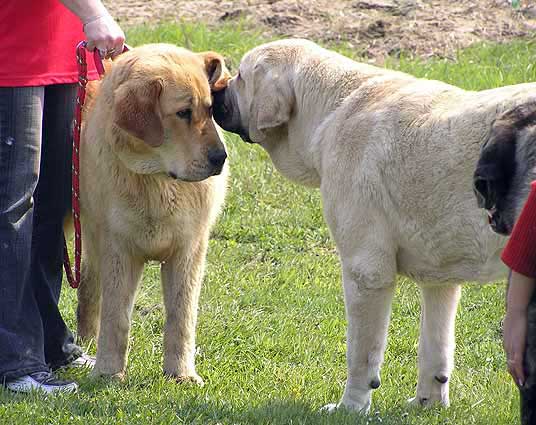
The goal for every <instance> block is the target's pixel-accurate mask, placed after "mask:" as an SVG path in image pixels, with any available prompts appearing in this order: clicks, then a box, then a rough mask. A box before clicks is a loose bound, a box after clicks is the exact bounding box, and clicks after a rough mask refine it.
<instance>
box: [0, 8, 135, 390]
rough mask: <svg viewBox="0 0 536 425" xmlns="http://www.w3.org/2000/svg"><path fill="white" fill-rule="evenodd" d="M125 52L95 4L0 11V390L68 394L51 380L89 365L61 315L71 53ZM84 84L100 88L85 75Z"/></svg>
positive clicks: (73, 72)
mask: <svg viewBox="0 0 536 425" xmlns="http://www.w3.org/2000/svg"><path fill="white" fill-rule="evenodd" d="M84 39H85V40H87V42H88V48H89V49H95V48H97V49H98V50H99V51H100V52H101V56H114V55H117V54H119V53H121V52H122V50H123V43H124V40H125V36H124V34H123V31H122V30H121V29H120V28H119V26H118V25H117V23H116V22H115V21H114V19H113V18H112V17H111V16H110V15H109V13H108V12H107V10H106V8H105V7H104V5H103V4H102V3H101V1H100V0H62V1H61V2H60V0H6V1H3V2H2V7H1V8H0V63H1V64H2V65H1V66H0V385H3V386H5V387H6V388H8V389H9V390H12V391H17V392H29V391H32V390H41V391H43V392H46V393H54V392H72V391H75V390H76V389H77V384H76V383H75V382H71V381H62V380H58V379H57V378H56V377H55V375H54V374H53V372H52V371H53V370H55V369H57V368H59V367H63V366H66V365H69V364H73V363H74V364H77V363H79V364H80V363H84V362H88V361H89V360H90V359H89V358H88V357H87V356H85V355H84V354H83V352H82V350H81V348H80V347H78V346H77V345H76V344H75V343H74V338H73V334H72V333H71V332H70V331H69V329H68V328H67V326H66V325H65V323H64V321H63V319H62V317H61V314H60V312H59V309H58V300H59V296H60V288H61V282H62V259H63V219H64V217H65V214H66V213H67V211H68V209H69V208H70V196H71V183H70V182H71V152H70V150H71V128H72V127H71V123H72V118H73V112H74V106H75V99H76V82H77V79H78V75H77V65H76V56H75V47H76V45H77V43H78V42H79V41H81V40H84ZM88 76H89V79H96V78H98V76H97V74H96V72H95V70H94V69H90V72H89V75H88Z"/></svg>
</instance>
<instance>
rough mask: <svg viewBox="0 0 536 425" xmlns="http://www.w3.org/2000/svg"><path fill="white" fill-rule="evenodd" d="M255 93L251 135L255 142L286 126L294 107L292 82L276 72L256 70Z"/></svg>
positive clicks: (260, 68)
mask: <svg viewBox="0 0 536 425" xmlns="http://www.w3.org/2000/svg"><path fill="white" fill-rule="evenodd" d="M253 78H254V85H255V88H254V93H255V97H254V99H253V101H252V103H251V109H252V110H251V117H252V118H253V119H252V120H250V128H249V131H250V134H251V135H252V136H253V137H252V138H253V140H255V141H257V140H262V139H263V138H264V137H265V136H264V131H266V130H268V129H271V128H276V127H279V126H281V125H283V124H286V123H287V122H288V121H289V119H290V115H291V112H292V108H293V106H294V94H293V92H292V90H291V88H290V82H289V81H288V79H287V78H286V77H285V76H284V75H279V74H277V73H276V72H275V71H271V70H270V71H267V72H264V70H263V68H262V67H257V68H256V69H255V70H254V77H253Z"/></svg>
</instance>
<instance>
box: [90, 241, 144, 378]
mask: <svg viewBox="0 0 536 425" xmlns="http://www.w3.org/2000/svg"><path fill="white" fill-rule="evenodd" d="M127 251H128V250H127V249H120V248H117V249H114V248H110V249H103V250H102V252H103V253H104V254H103V255H102V257H101V273H100V276H101V277H102V281H101V285H102V312H101V325H100V333H99V338H98V345H97V361H96V363H95V367H94V369H93V372H92V375H93V376H101V375H103V376H113V377H118V378H122V377H123V375H124V372H125V366H126V355H127V348H128V334H129V331H130V319H131V316H132V308H133V306H134V297H135V294H136V288H137V286H138V282H139V280H140V276H141V272H142V270H143V261H142V260H141V259H134V258H132V257H130V256H128V255H127V254H126V253H125V252H127Z"/></svg>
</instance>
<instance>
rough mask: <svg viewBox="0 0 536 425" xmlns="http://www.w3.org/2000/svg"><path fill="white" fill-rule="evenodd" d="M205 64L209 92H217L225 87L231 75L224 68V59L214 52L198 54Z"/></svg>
mask: <svg viewBox="0 0 536 425" xmlns="http://www.w3.org/2000/svg"><path fill="white" fill-rule="evenodd" d="M199 55H200V56H201V57H202V59H203V62H204V63H205V71H206V73H207V77H208V84H209V85H210V91H212V92H217V91H220V90H223V89H224V88H226V87H227V83H228V81H229V80H230V79H231V73H230V72H229V70H228V69H227V67H226V66H225V59H224V58H223V56H222V55H220V54H218V53H216V52H203V53H199Z"/></svg>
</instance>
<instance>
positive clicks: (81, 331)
mask: <svg viewBox="0 0 536 425" xmlns="http://www.w3.org/2000/svg"><path fill="white" fill-rule="evenodd" d="M84 248H85V249H84V255H83V258H82V270H81V275H80V286H79V287H78V292H77V295H78V306H77V308H76V319H77V338H78V340H79V341H81V342H82V343H88V342H89V341H90V340H91V339H95V340H96V338H97V336H98V334H99V321H100V311H101V298H102V297H101V287H100V278H99V270H98V267H95V265H94V262H95V261H98V258H97V257H96V256H95V253H94V252H93V250H92V249H91V247H90V245H87V246H86V245H84Z"/></svg>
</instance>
